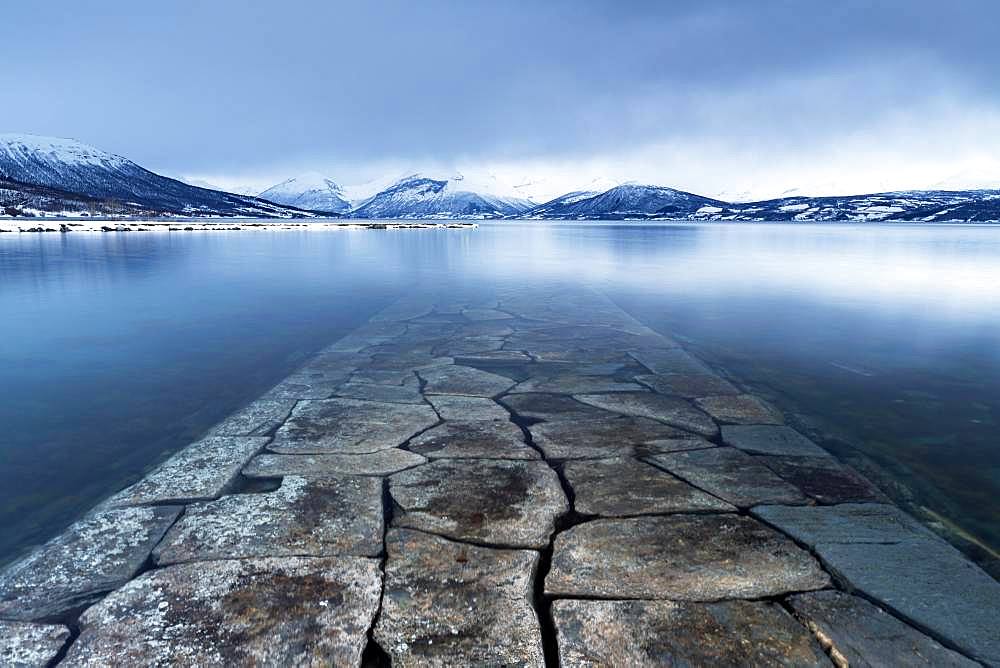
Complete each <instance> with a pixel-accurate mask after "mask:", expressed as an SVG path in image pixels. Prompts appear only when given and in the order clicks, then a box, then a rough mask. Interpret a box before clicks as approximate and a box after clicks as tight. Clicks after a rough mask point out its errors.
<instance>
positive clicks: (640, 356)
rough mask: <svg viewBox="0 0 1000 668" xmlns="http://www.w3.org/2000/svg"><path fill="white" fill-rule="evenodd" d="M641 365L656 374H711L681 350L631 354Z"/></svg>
mask: <svg viewBox="0 0 1000 668" xmlns="http://www.w3.org/2000/svg"><path fill="white" fill-rule="evenodd" d="M630 354H631V355H632V357H633V358H635V360H636V361H637V362H639V364H641V365H643V366H644V367H646V368H647V369H649V370H650V371H652V372H653V373H655V374H660V375H665V374H670V373H683V374H711V373H712V371H711V369H709V368H708V367H707V366H705V364H704V363H702V362H701V361H699V360H697V359H695V358H694V357H692V356H691V355H689V354H688V353H687V352H685V351H683V350H681V349H680V348H669V349H659V350H635V351H632V352H631V353H630Z"/></svg>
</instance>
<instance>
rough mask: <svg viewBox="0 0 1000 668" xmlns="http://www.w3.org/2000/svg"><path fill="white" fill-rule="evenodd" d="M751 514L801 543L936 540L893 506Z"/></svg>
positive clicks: (765, 509) (787, 509)
mask: <svg viewBox="0 0 1000 668" xmlns="http://www.w3.org/2000/svg"><path fill="white" fill-rule="evenodd" d="M752 512H753V514H754V515H755V516H757V517H759V518H760V519H762V520H764V521H765V522H767V523H768V524H771V525H773V526H776V527H778V528H779V529H781V530H782V531H784V532H785V533H787V534H788V535H790V536H791V537H792V538H794V539H795V540H797V541H799V542H800V543H805V544H806V545H808V546H809V547H815V546H816V545H817V544H818V543H898V542H900V541H904V540H912V539H927V540H939V539H938V538H937V537H936V536H935V535H934V534H933V533H931V531H930V529H928V528H926V527H925V526H924V525H922V524H920V522H918V521H917V520H915V519H914V518H912V517H910V516H909V515H907V514H906V513H904V512H903V511H902V510H900V509H899V508H897V507H896V506H892V505H888V504H882V503H844V504H840V505H836V506H798V507H789V506H760V507H758V508H754V509H753V511H752Z"/></svg>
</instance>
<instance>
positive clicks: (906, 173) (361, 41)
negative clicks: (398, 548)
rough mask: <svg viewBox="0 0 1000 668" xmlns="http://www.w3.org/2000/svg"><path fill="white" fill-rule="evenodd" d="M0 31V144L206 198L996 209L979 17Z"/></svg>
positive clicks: (302, 10)
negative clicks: (448, 195)
mask: <svg viewBox="0 0 1000 668" xmlns="http://www.w3.org/2000/svg"><path fill="white" fill-rule="evenodd" d="M2 21H3V25H4V36H3V39H2V41H0V62H2V63H3V66H2V67H0V90H3V91H4V104H2V105H0V131H10V132H31V133H36V134H46V135H56V136H63V137H73V138H76V139H80V140H82V141H85V142H87V143H90V144H94V145H96V146H99V147H101V148H105V149H107V150H110V151H113V152H116V153H120V154H122V155H125V156H128V157H130V158H132V159H134V160H136V161H137V162H140V163H141V164H143V165H145V166H148V167H150V168H152V169H155V170H157V171H161V172H164V173H168V174H172V175H181V176H186V177H190V178H201V179H206V180H211V181H213V182H216V183H219V184H220V185H225V186H228V187H236V186H237V185H240V184H246V185H247V186H248V187H256V186H257V185H260V186H263V185H267V184H268V183H269V182H273V181H276V180H281V179H283V178H285V177H287V176H292V175H294V174H296V173H298V172H302V171H307V170H317V171H321V172H323V173H325V174H329V175H330V176H332V177H333V178H335V179H338V180H340V181H343V182H346V183H352V182H361V181H365V180H368V179H373V178H379V177H380V176H382V175H395V174H401V173H403V172H407V171H414V170H423V171H428V172H430V173H433V174H442V175H447V174H451V173H454V172H456V171H459V172H462V173H463V174H466V176H467V177H468V178H469V180H470V181H472V182H480V181H482V182H486V181H490V180H491V179H492V180H493V181H495V182H496V183H498V184H500V186H502V188H508V187H511V186H513V185H518V184H521V185H525V184H528V185H525V188H524V189H523V190H524V192H526V193H529V194H534V196H536V197H538V196H540V195H543V194H544V195H547V194H556V193H558V192H561V191H562V190H564V189H569V188H571V187H574V184H580V185H586V184H587V183H589V182H603V180H611V181H625V180H639V181H651V182H656V183H661V184H664V185H674V186H677V187H683V188H686V189H690V190H695V191H698V192H703V193H706V194H724V195H728V196H742V195H747V196H750V195H770V194H776V193H779V192H784V191H785V190H787V189H791V188H800V189H802V190H807V191H811V192H817V193H826V192H839V191H847V190H859V189H864V190H876V189H882V188H891V187H906V186H913V187H932V186H936V185H946V186H952V187H957V186H964V185H969V186H983V185H993V186H994V187H1000V160H998V157H997V156H1000V76H998V74H1000V40H997V39H996V38H995V30H996V26H997V25H1000V3H997V2H987V1H977V0H966V1H962V0H957V1H955V2H951V3H943V2H926V1H924V0H908V1H905V2H904V1H892V0H888V1H884V2H857V1H853V2H852V1H850V0H848V1H844V2H835V3H834V2H826V1H824V2H812V1H808V0H801V1H766V0H765V1H760V2H751V1H750V0H728V1H717V2H712V1H707V2H631V3H621V2H619V3H615V2H584V1H577V2H561V1H553V2H546V3H537V2H496V3H490V4H487V3H483V2H438V1H434V0H430V1H425V2H419V3H414V2H367V3H337V2H321V1H318V0H317V1H309V2H307V1H304V0H283V1H282V2H270V3H268V2H253V1H252V0H242V1H239V2H235V1H228V0H216V1H214V2H191V1H187V0H175V1H172V2H161V3H141V2H134V0H128V1H125V0H106V1H93V2H87V1H86V0H79V1H76V2H69V1H53V2H48V3H24V2H22V3H7V6H6V7H4V9H3V10H2ZM502 188H501V189H502Z"/></svg>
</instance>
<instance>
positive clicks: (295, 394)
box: [261, 371, 350, 401]
mask: <svg viewBox="0 0 1000 668" xmlns="http://www.w3.org/2000/svg"><path fill="white" fill-rule="evenodd" d="M349 375H350V374H349V372H347V371H343V372H336V373H301V372H300V373H295V374H292V375H291V376H289V377H288V378H285V379H284V380H283V381H281V382H280V383H278V384H277V385H275V386H274V387H272V388H271V389H270V390H268V391H267V392H266V393H265V394H264V395H263V396H262V397H261V398H262V399H267V400H271V401H281V400H288V399H294V400H296V401H298V400H302V399H326V398H328V397H330V396H331V395H332V394H333V393H334V392H335V391H336V389H337V387H338V386H339V385H340V384H341V383H343V382H344V381H345V380H347V378H348V376H349Z"/></svg>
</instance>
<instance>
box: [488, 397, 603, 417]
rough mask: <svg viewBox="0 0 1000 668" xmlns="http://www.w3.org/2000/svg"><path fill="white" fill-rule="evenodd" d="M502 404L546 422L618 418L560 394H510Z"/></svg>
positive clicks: (522, 414) (518, 412)
mask: <svg viewBox="0 0 1000 668" xmlns="http://www.w3.org/2000/svg"><path fill="white" fill-rule="evenodd" d="M501 403H502V404H503V405H504V406H507V407H508V408H510V409H511V410H512V411H514V412H515V413H517V414H518V415H520V416H521V417H523V418H530V419H532V420H545V421H546V422H555V421H559V420H587V419H591V420H593V419H602V420H603V419H612V418H615V417H618V416H617V415H616V414H615V413H611V412H609V411H605V410H601V409H600V408H597V407H596V406H590V405H589V404H585V403H583V402H582V401H577V400H576V399H574V398H573V397H566V396H563V395H560V394H509V395H507V396H505V397H504V398H503V399H501Z"/></svg>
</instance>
